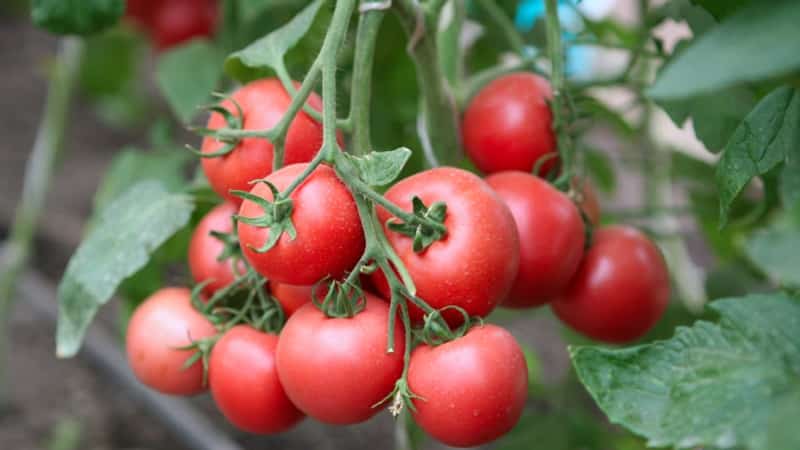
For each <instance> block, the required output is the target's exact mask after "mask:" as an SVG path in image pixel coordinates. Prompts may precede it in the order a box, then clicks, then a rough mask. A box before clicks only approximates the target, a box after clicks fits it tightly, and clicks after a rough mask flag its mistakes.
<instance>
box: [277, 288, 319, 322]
mask: <svg viewBox="0 0 800 450" xmlns="http://www.w3.org/2000/svg"><path fill="white" fill-rule="evenodd" d="M269 290H270V292H271V293H272V296H273V297H275V299H276V300H278V303H280V304H281V308H283V314H284V315H285V316H286V318H287V319H288V318H289V317H291V316H292V314H294V313H295V312H296V311H297V310H298V309H300V308H301V307H303V306H305V305H306V304H307V303H311V292H312V291H313V290H314V287H313V286H297V285H294V284H284V283H275V282H274V281H273V282H270V283H269ZM319 290H320V294H324V290H325V288H324V287H320V288H319ZM320 294H318V295H320ZM323 297H324V296H323Z"/></svg>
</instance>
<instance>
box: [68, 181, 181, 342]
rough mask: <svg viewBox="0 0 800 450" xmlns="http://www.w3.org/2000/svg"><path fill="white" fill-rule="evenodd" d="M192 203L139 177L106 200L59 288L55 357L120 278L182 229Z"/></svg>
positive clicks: (75, 338) (77, 337) (78, 335)
mask: <svg viewBox="0 0 800 450" xmlns="http://www.w3.org/2000/svg"><path fill="white" fill-rule="evenodd" d="M193 209H194V205H193V203H192V201H191V198H190V197H189V196H187V195H184V194H173V193H170V192H168V191H167V190H165V189H164V188H163V187H162V186H161V185H159V183H157V182H155V181H143V182H141V183H139V184H137V185H135V186H133V187H132V188H130V189H129V190H128V191H127V192H126V193H125V194H124V195H122V196H121V197H119V198H118V199H117V200H116V201H114V202H113V203H111V204H110V205H109V206H108V208H106V209H105V211H104V212H103V214H102V217H101V218H100V220H99V221H98V223H97V225H96V226H95V227H94V228H93V229H92V231H91V232H90V233H89V234H88V236H87V237H86V239H85V240H84V241H83V242H82V243H81V245H80V246H79V247H78V250H77V251H76V252H75V254H73V255H72V258H70V261H69V264H68V265H67V270H66V272H65V274H64V277H63V278H62V279H61V283H60V284H59V287H58V301H59V312H58V329H57V332H56V352H57V354H58V356H59V357H69V356H73V355H74V354H75V353H77V351H78V349H79V348H80V345H81V341H82V340H83V336H84V334H85V332H86V328H87V327H88V326H89V323H90V322H91V321H92V319H93V318H94V316H95V314H96V313H97V310H98V309H99V308H100V306H102V305H103V304H105V303H106V302H107V301H108V300H109V299H110V298H111V296H112V295H113V294H114V292H115V291H116V289H117V287H118V286H119V285H120V283H121V282H122V281H123V280H125V279H126V278H128V277H129V276H131V275H133V274H134V273H136V272H137V271H138V270H139V269H141V268H142V267H144V266H145V265H146V264H147V262H148V260H149V258H150V255H151V254H152V253H153V252H154V251H155V250H156V249H158V247H159V246H160V245H161V244H163V243H164V242H165V241H166V240H167V239H169V238H170V237H171V236H172V235H174V234H175V233H176V232H177V231H178V230H180V229H181V228H183V227H184V226H185V225H186V224H187V223H188V222H189V218H190V217H191V213H192V210H193Z"/></svg>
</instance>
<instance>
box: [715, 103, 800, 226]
mask: <svg viewBox="0 0 800 450" xmlns="http://www.w3.org/2000/svg"><path fill="white" fill-rule="evenodd" d="M796 94H797V91H796V90H794V89H791V88H788V87H781V88H778V89H775V90H774V91H772V92H771V93H770V94H769V95H767V96H766V97H764V98H763V99H762V100H761V101H760V102H759V103H758V105H756V107H755V108H754V109H753V111H751V112H750V114H748V115H747V117H746V118H745V119H744V121H743V122H742V123H741V124H740V125H739V127H738V128H736V131H735V132H734V133H733V136H731V138H730V140H729V141H728V143H727V145H726V146H725V151H724V153H723V154H722V158H721V159H720V161H719V164H718V165H717V172H716V178H717V185H718V186H719V191H720V199H719V200H720V223H721V225H724V224H725V222H726V220H727V217H728V211H729V209H730V206H731V203H732V202H733V200H734V199H735V198H736V197H737V196H738V195H739V193H740V192H741V191H742V189H743V188H744V187H745V185H747V183H748V182H749V181H750V180H751V179H752V178H753V177H755V176H757V175H763V174H765V173H767V172H768V171H770V170H772V169H773V168H775V167H776V166H777V165H778V164H780V163H781V162H783V161H784V160H785V158H786V155H787V154H788V152H789V151H790V150H793V149H794V148H796V147H797V146H800V95H796Z"/></svg>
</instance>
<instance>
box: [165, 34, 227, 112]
mask: <svg viewBox="0 0 800 450" xmlns="http://www.w3.org/2000/svg"><path fill="white" fill-rule="evenodd" d="M222 61H223V57H222V54H221V52H220V51H219V49H218V48H216V47H215V46H214V45H213V44H212V43H211V42H210V41H207V40H202V39H195V40H192V41H189V42H188V43H186V44H184V45H181V46H179V47H176V48H173V49H171V50H169V51H168V52H166V53H164V54H163V55H161V57H160V58H159V61H158V66H157V67H156V81H157V82H158V87H159V88H160V89H161V92H162V93H163V94H164V97H165V98H166V99H167V102H168V103H169V105H170V107H172V110H173V111H174V112H175V115H177V116H178V118H179V119H180V120H182V121H183V122H188V121H189V120H191V118H192V117H193V116H194V115H195V114H197V113H198V111H199V109H198V107H199V106H202V105H204V104H206V103H208V101H209V99H210V98H211V92H212V91H214V89H215V88H216V87H217V85H218V84H219V81H220V79H221V78H222Z"/></svg>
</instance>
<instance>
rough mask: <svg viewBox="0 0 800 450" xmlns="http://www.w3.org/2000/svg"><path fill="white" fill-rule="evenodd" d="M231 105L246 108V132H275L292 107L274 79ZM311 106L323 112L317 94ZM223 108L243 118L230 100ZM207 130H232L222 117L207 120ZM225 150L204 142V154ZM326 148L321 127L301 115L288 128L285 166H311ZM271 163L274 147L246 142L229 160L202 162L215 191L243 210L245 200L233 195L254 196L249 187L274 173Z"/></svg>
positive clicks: (241, 93) (244, 91)
mask: <svg viewBox="0 0 800 450" xmlns="http://www.w3.org/2000/svg"><path fill="white" fill-rule="evenodd" d="M231 99H233V100H235V101H236V102H237V103H238V104H239V106H240V107H241V108H242V112H243V113H244V119H243V129H245V130H269V129H271V128H272V127H273V126H275V125H276V124H277V123H278V122H279V121H280V120H281V117H283V115H284V114H285V113H286V110H287V109H288V108H289V104H290V103H291V102H292V99H291V97H290V96H289V94H288V93H287V92H286V90H284V89H283V85H282V84H281V82H280V81H279V80H277V79H275V78H265V79H262V80H258V81H252V82H250V83H248V84H246V85H245V86H243V87H241V88H239V89H238V90H237V91H236V92H234V93H233V95H232V96H231ZM308 104H309V105H310V106H311V107H312V108H314V109H316V110H322V99H321V98H320V97H319V96H318V95H316V94H315V93H312V94H311V96H310V97H309V98H308ZM222 106H223V107H225V108H226V109H227V110H228V111H231V113H233V114H234V115H238V113H237V110H236V108H235V107H234V105H233V102H232V101H231V100H230V99H227V100H224V101H223V102H222ZM207 127H208V128H210V129H217V128H226V127H228V124H227V122H226V121H225V118H224V117H223V116H222V115H221V114H218V113H213V114H211V117H210V118H209V119H208V125H207ZM224 146H225V144H224V143H223V142H220V141H218V140H216V139H214V138H211V137H206V138H204V139H203V145H202V148H201V151H202V152H203V153H212V152H216V151H219V150H220V149H221V148H223V147H224ZM321 146H322V124H320V123H318V122H316V121H315V120H314V119H312V118H311V116H309V115H308V114H306V113H305V112H304V111H302V110H301V111H300V112H298V113H297V116H295V118H294V120H292V123H291V125H289V131H288V133H287V135H286V142H285V144H284V163H285V164H293V163H300V162H308V161H311V159H312V158H314V156H315V155H316V154H317V151H319V149H320V147H321ZM272 158H273V147H272V143H271V142H270V141H268V140H266V139H263V138H245V139H242V140H241V141H239V144H238V145H237V146H236V148H234V149H233V151H231V152H230V153H228V154H227V155H225V156H220V157H216V158H203V159H202V164H203V171H204V172H205V174H206V177H207V178H208V181H209V183H210V184H211V187H213V188H214V190H215V191H216V192H217V193H218V194H219V195H221V196H222V197H224V198H226V199H228V200H229V201H231V202H233V203H234V204H237V205H238V204H240V203H241V202H242V199H241V198H239V197H236V196H233V195H231V194H230V193H229V191H230V190H231V189H238V190H242V191H249V190H250V189H251V188H252V186H251V185H250V184H249V183H250V181H252V180H255V179H258V178H264V177H265V176H267V175H269V174H270V173H271V172H272Z"/></svg>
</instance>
